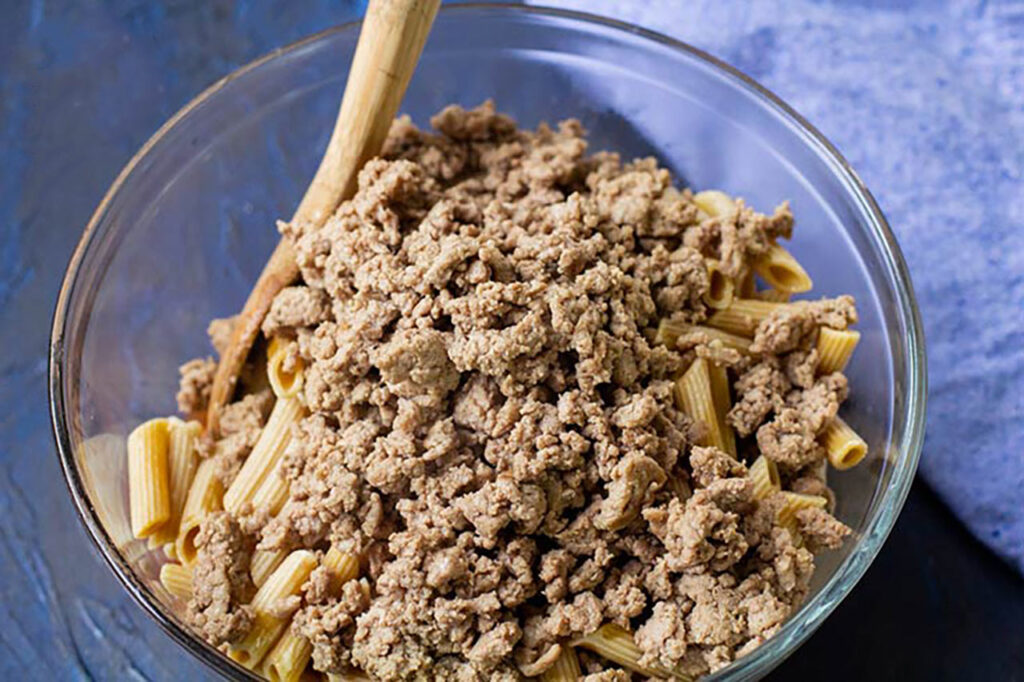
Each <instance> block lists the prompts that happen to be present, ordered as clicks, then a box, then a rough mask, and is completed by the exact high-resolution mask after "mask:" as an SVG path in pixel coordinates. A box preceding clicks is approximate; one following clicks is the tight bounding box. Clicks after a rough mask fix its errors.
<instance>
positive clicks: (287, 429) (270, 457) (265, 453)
mask: <svg viewBox="0 0 1024 682" xmlns="http://www.w3.org/2000/svg"><path fill="white" fill-rule="evenodd" d="M301 416H302V405H301V403H299V401H298V399H297V398H280V399H278V401H277V402H276V403H274V409H273V410H271V412H270V418H269V419H267V425H266V426H264V427H263V431H262V432H260V437H259V439H258V440H257V441H256V445H255V446H253V449H252V452H251V453H249V456H248V457H247V458H246V459H245V462H244V463H243V464H242V468H241V469H240V470H239V471H238V475H237V476H236V477H235V480H234V481H232V482H231V486H230V487H228V489H227V492H225V493H224V509H226V510H228V511H229V512H231V513H233V514H235V513H238V511H239V510H240V509H241V508H242V505H244V504H245V503H246V502H251V501H252V498H253V495H254V494H255V493H256V489H257V488H259V486H260V484H261V483H263V480H264V479H265V478H266V477H267V476H268V475H269V474H270V472H271V471H272V470H273V468H274V467H275V466H276V465H277V461H278V460H279V459H281V456H282V455H283V454H284V449H285V448H286V447H287V446H288V441H290V440H291V436H292V425H293V424H294V423H295V422H297V421H298V420H299V418H300V417H301Z"/></svg>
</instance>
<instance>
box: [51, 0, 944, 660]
mask: <svg viewBox="0 0 1024 682" xmlns="http://www.w3.org/2000/svg"><path fill="white" fill-rule="evenodd" d="M358 32H359V27H358V25H347V26H341V27H339V28H335V29H331V30H329V31H326V32H324V33H321V34H318V35H316V36H313V37H311V38H308V39H306V40H304V41H302V42H300V43H297V44H295V45H292V46H291V47H288V48H286V49H284V50H280V51H278V52H275V53H273V54H271V55H268V56H267V57H264V58H263V59H260V60H258V61H256V62H254V63H253V64H250V65H249V66H246V67H245V68H243V69H241V70H239V71H238V72H236V73H234V74H232V75H230V76H229V77H227V78H225V79H224V80H222V81H220V82H218V83H216V84H215V85H213V86H212V87H210V88H209V89H208V90H207V91H206V92H204V93H203V94H202V95H200V96H199V97H198V98H196V99H195V100H194V101H193V102H191V103H190V104H189V105H188V106H186V107H185V108H184V109H182V110H181V111H180V112H179V113H178V114H176V115H175V116H174V117H173V118H172V119H171V120H170V121H168V122H167V124H166V125H164V126H163V127H162V128H161V129H160V130H159V131H158V132H157V133H156V134H155V135H154V136H153V138H152V139H150V140H149V142H147V143H146V145H145V146H144V147H143V148H142V149H141V150H140V151H139V153H138V154H136V156H135V158H133V159H132V160H131V162H130V163H129V164H128V166H127V167H126V168H125V169H124V171H123V172H122V173H121V175H120V176H119V177H118V178H117V180H116V181H115V182H114V184H113V186H112V187H111V188H110V191H109V192H108V193H107V195H106V197H104V199H103V201H102V203H101V204H100V206H99V208H98V209H97V210H96V213H95V215H94V216H93V217H92V220H91V221H90V222H89V225H88V226H87V227H86V229H85V233H84V234H83V236H82V239H81V242H80V243H79V244H78V248H77V249H76V250H75V252H74V255H73V256H72V258H71V263H70V265H69V266H68V270H67V275H66V277H65V280H64V284H63V287H62V289H61V291H60V296H59V299H58V302H57V307H56V312H55V315H54V321H53V335H52V340H51V347H50V366H49V371H50V400H51V410H52V416H53V427H54V431H55V434H56V440H57V446H58V450H59V454H60V459H61V464H62V466H63V470H64V474H65V476H66V477H67V483H68V487H69V489H70V491H71V494H72V496H73V497H74V501H75V504H76V506H77V509H78V513H79V514H80V516H81V519H82V521H83V523H84V524H85V526H86V528H87V529H88V531H89V533H90V534H91V535H92V538H93V540H94V541H95V543H96V545H97V546H98V547H99V549H100V552H101V553H102V554H103V556H104V558H105V559H106V561H107V563H109V564H110V567H111V568H112V569H113V570H114V572H115V573H116V574H117V576H118V578H119V579H120V580H121V582H122V583H124V585H125V587H126V588H127V589H128V591H129V592H131V594H132V596H133V597H134V598H135V599H136V600H137V601H138V602H139V604H141V605H142V607H143V608H145V609H146V610H147V611H148V612H149V613H150V615H152V617H153V618H154V619H155V620H156V621H157V622H158V623H159V624H160V625H161V626H162V627H163V628H164V629H165V630H166V631H167V632H168V633H169V634H170V635H171V636H172V637H173V638H174V639H176V640H177V641H178V642H180V643H181V644H182V645H184V646H185V648H186V649H188V650H189V651H190V652H191V653H192V654H194V655H195V656H197V657H199V658H200V659H202V660H203V661H204V662H205V663H206V664H208V665H209V666H210V668H212V669H214V670H216V671H217V672H219V673H221V674H223V675H226V676H229V677H234V678H237V679H255V678H254V676H253V675H252V674H251V673H249V672H247V671H245V670H243V669H242V668H240V667H239V666H237V665H235V664H234V663H232V662H230V661H229V660H228V659H227V658H225V657H224V656H222V655H221V654H220V653H218V652H217V651H216V650H215V649H214V648H212V647H210V646H209V645H207V644H206V643H204V642H202V641H200V640H199V639H197V638H196V637H195V636H193V635H192V634H191V632H190V631H189V630H188V629H187V628H186V627H185V626H184V625H183V623H182V621H181V620H180V619H179V617H178V616H176V615H175V612H174V610H173V609H174V606H175V604H174V603H173V599H172V598H171V596H170V595H169V594H167V593H166V592H165V591H164V590H163V589H162V588H161V587H160V584H159V582H158V581H157V580H156V577H157V573H158V569H159V559H158V556H157V555H156V554H155V553H153V552H150V551H148V550H147V548H146V545H145V543H144V542H137V541H133V540H131V538H130V532H129V530H128V520H127V508H128V507H127V484H126V466H125V447H124V440H125V435H126V434H127V433H128V432H129V431H130V430H131V428H132V427H133V426H135V425H136V424H138V423H139V422H140V421H142V420H144V419H147V418H150V417H152V416H154V415H166V414H171V413H173V412H174V410H175V406H174V394H175V390H176V383H177V371H176V368H177V366H178V364H179V363H181V362H183V361H184V360H186V359H188V358H191V357H194V356H197V355H201V354H203V355H205V354H207V353H208V352H209V350H210V349H209V346H208V342H207V340H206V334H205V329H206V324H207V322H208V320H210V319H211V318H213V317H221V316H226V315H230V314H233V313H235V312H237V311H238V310H239V309H240V307H241V305H242V302H243V301H244V300H245V296H246V294H247V293H248V291H249V289H250V287H251V286H252V284H253V282H255V280H256V277H257V275H258V274H259V271H260V268H261V266H262V264H263V263H264V261H265V259H266V257H267V255H268V254H269V253H270V251H271V250H272V248H273V246H274V243H275V241H276V239H277V232H276V230H275V229H274V221H275V219H277V218H279V217H283V216H289V215H291V213H292V210H293V209H294V207H295V206H296V205H297V202H298V200H299V198H300V197H301V196H302V193H303V190H304V188H305V185H306V183H307V182H308V180H309V178H311V177H312V174H313V171H314V169H315V168H316V164H317V162H318V160H319V157H320V154H321V152H322V150H323V148H324V146H325V144H326V141H327V136H328V134H329V132H330V130H331V125H332V122H333V119H334V115H335V111H336V108H337V106H338V101H339V97H340V94H341V91H342V89H343V87H344V79H345V74H346V73H347V71H348V64H349V61H350V59H351V57H352V53H353V51H354V48H355V44H356V39H357V36H358ZM487 98H493V99H494V100H495V101H496V102H497V105H498V108H499V109H500V110H502V111H505V112H507V113H510V114H512V115H513V116H515V117H516V119H518V121H519V122H520V123H521V124H522V125H524V126H535V125H536V124H537V123H539V122H541V121H550V122H555V121H558V120H559V119H562V118H567V117H576V118H579V119H580V120H581V121H582V122H583V125H584V126H585V127H586V128H587V129H588V130H589V132H590V140H591V144H592V148H593V149H610V150H617V151H619V152H621V153H622V155H623V156H624V157H627V158H628V157H634V156H646V155H652V154H653V155H655V156H657V157H658V158H659V159H660V160H661V162H662V163H663V164H665V165H666V166H667V167H668V168H670V169H671V170H672V171H673V172H674V173H675V174H676V176H677V177H678V178H679V181H680V182H681V183H685V184H687V185H689V186H691V187H695V188H720V189H723V190H725V191H727V192H729V193H731V194H737V195H740V196H742V197H744V198H746V199H747V201H748V202H749V203H751V204H752V205H753V206H754V207H756V208H758V209H759V210H770V209H771V208H772V207H773V206H775V205H776V204H777V203H779V202H780V201H782V200H783V199H789V200H790V201H791V204H792V207H793V212H794V213H795V215H796V218H797V230H796V236H795V238H794V240H793V241H792V246H791V248H792V251H793V252H794V253H795V254H796V256H797V257H798V258H799V259H800V261H801V262H802V263H803V264H804V265H805V266H806V267H807V269H808V270H809V271H810V274H811V276H812V277H813V278H814V281H815V289H814V294H815V295H818V296H820V295H824V294H828V295H835V294H840V293H851V294H853V295H854V296H856V298H857V301H858V304H859V309H860V314H861V320H860V324H859V326H858V329H859V330H860V331H861V333H862V338H861V343H860V347H859V348H858V350H857V353H856V354H855V355H854V357H853V361H852V363H851V365H850V366H849V368H848V374H849V376H850V379H851V386H852V393H851V397H850V401H849V403H847V405H846V407H845V408H844V415H845V416H846V417H847V419H848V421H849V422H850V423H851V424H852V425H853V426H854V427H855V428H856V429H857V430H858V431H859V432H860V433H861V434H862V435H863V436H864V438H865V439H866V440H867V441H868V443H869V445H870V455H869V457H868V459H867V460H866V461H865V462H864V463H863V464H862V465H861V466H859V467H857V468H856V469H853V470H852V471H849V472H840V473H836V474H835V475H834V476H833V477H832V478H831V479H830V483H831V484H832V485H833V486H834V487H835V489H836V492H837V494H838V498H839V503H838V508H837V515H838V517H839V518H840V519H841V520H842V521H844V522H845V523H846V524H848V525H849V526H850V527H851V528H853V529H854V536H853V537H852V538H851V539H849V541H848V542H847V543H846V544H845V546H844V547H843V548H842V549H841V550H839V551H836V552H832V553H829V554H826V555H823V556H821V557H820V558H819V569H818V572H817V574H816V577H815V580H814V584H813V591H812V593H811V595H810V597H809V598H808V600H807V602H806V604H805V605H804V606H803V607H802V608H801V609H800V611H799V612H798V613H797V614H796V615H795V616H794V617H793V618H792V619H791V620H790V621H789V622H788V623H787V624H786V625H785V627H783V628H782V630H781V632H779V633H778V634H777V635H776V636H775V637H774V638H772V639H771V640H770V641H769V642H767V643H766V644H764V645H763V646H761V647H760V648H758V649H757V650H756V651H754V652H753V653H751V654H750V655H748V656H745V657H743V658H741V659H740V660H738V661H736V662H734V663H732V664H731V665H730V666H728V667H727V668H725V669H723V670H721V671H719V672H718V673H717V674H715V675H713V676H712V678H711V679H730V680H748V679H756V678H757V677H760V676H762V675H764V674H765V673H767V672H768V671H769V670H770V669H771V668H773V667H774V666H776V665H777V664H778V663H779V662H781V661H782V660H783V659H784V658H785V657H786V656H787V655H788V654H790V653H792V652H793V651H794V650H795V649H796V647H797V646H798V645H799V644H800V643H801V642H802V641H804V640H805V639H806V638H807V637H808V636H809V635H810V634H811V633H812V632H814V630H815V628H817V627H818V626H819V625H820V624H821V622H822V621H823V620H824V618H825V617H826V616H827V615H828V614H829V613H830V612H831V611H832V609H834V608H835V607H836V605H837V604H838V603H839V602H840V600H842V599H843V597H845V596H846V595H847V594H848V593H849V592H850V590H851V589H853V586H854V585H855V584H856V583H857V581H858V579H859V578H860V577H861V575H863V573H864V571H865V570H866V569H867V567H868V564H870V563H871V560H872V559H873V558H874V557H875V555H876V554H877V553H878V550H879V548H880V547H881V544H882V542H883V540H884V539H885V537H886V536H887V535H888V533H889V530H890V529H891V528H892V525H893V522H894V521H895V520H896V516H897V514H898V513H899V511H900V508H901V507H902V505H903V502H904V499H905V497H906V495H907V491H908V489H909V487H910V484H911V480H912V478H913V476H914V470H915V468H916V465H917V460H918V455H919V453H920V450H921V440H922V435H923V426H924V401H925V371H924V369H925V367H924V365H925V356H924V344H923V339H922V335H921V322H920V320H919V318H918V314H917V310H916V306H915V303H914V296H913V292H912V290H911V284H910V279H909V276H908V274H907V269H906V266H905V264H904V261H903V258H902V256H901V255H900V252H899V248H898V247H897V245H896V241H895V239H894V238H893V235H892V233H891V232H890V230H889V228H888V226H887V225H886V222H885V219H884V218H883V217H882V214H881V212H880V211H879V209H878V206H877V205H876V204H875V202H874V200H873V199H872V198H871V195H870V194H869V193H868V191H867V189H866V188H865V187H864V185H863V184H862V183H861V181H860V180H859V179H858V178H857V176H856V175H855V174H854V172H853V171H852V170H851V169H850V168H849V166H848V165H847V163H846V162H845V161H844V160H843V158H842V157H841V156H840V155H839V153H838V152H837V151H836V150H835V148H833V147H832V146H831V145H830V144H829V143H828V142H827V141H826V140H825V139H824V138H823V137H822V136H821V134H820V133H818V132H817V131H815V130H814V129H813V128H812V127H811V126H810V125H809V124H808V123H807V122H806V121H804V120H803V119H802V118H800V116H799V115H797V114H796V113H795V112H794V111H793V110H791V109H790V108H789V107H787V106H786V105H785V104H783V103H782V102H781V101H780V100H779V99H778V98H777V97H775V96H774V95H772V94H771V93H770V92H768V91H766V90H765V89H764V88H762V87H760V86H758V85H757V84H756V83H754V82H753V81H751V80H750V79H749V78H747V77H746V76H744V75H743V74H741V73H739V72H737V71H736V70H734V69H732V68H730V67H729V66H727V65H725V64H723V63H721V62H719V61H718V60H716V59H714V58H713V57H710V56H709V55H707V54H704V53H703V52H701V51H699V50H696V49H694V48H692V47H689V46H688V45H684V44H682V43H679V42H677V41H674V40H670V39H668V38H666V37H664V36H660V35H657V34H654V33H651V32H648V31H644V30H641V29H638V28H636V27H633V26H628V25H625V24H622V23H617V22H614V21H608V20H605V19H600V18H597V17H592V16H587V15H583V14H578V13H572V12H564V11H554V10H543V9H526V8H522V7H512V6H456V7H451V8H445V9H444V10H443V11H442V12H441V14H440V16H439V17H438V19H437V23H436V25H435V27H434V29H433V33H432V35H431V37H430V41H429V42H428V43H427V46H426V50H425V52H424V54H423V58H422V61H421V63H420V65H419V67H418V69H417V71H416V75H415V77H414V78H413V80H412V84H411V85H410V86H409V91H408V93H407V94H406V97H405V101H404V103H403V105H402V111H404V112H406V113H408V114H410V115H411V116H412V117H413V119H414V120H415V121H416V122H417V123H419V124H421V125H426V123H427V121H428V118H429V116H430V115H431V114H432V113H434V112H435V111H437V110H439V109H440V108H442V107H443V106H444V105H446V104H449V103H451V102H457V103H460V104H463V105H466V106H471V105H475V104H478V103H479V102H481V101H482V100H484V99H487Z"/></svg>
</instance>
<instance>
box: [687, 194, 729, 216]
mask: <svg viewBox="0 0 1024 682" xmlns="http://www.w3.org/2000/svg"><path fill="white" fill-rule="evenodd" d="M693 203H695V204H697V208H699V209H700V210H701V211H703V212H704V213H705V214H707V215H709V216H711V217H712V218H726V217H729V216H731V215H734V214H735V213H736V202H735V201H734V200H733V198H732V197H730V196H729V195H728V194H726V193H725V192H722V191H720V190H717V189H706V190H704V191H703V192H697V193H696V194H694V195H693Z"/></svg>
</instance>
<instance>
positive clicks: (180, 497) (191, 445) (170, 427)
mask: <svg viewBox="0 0 1024 682" xmlns="http://www.w3.org/2000/svg"><path fill="white" fill-rule="evenodd" d="M201 429H202V427H201V426H200V425H199V422H196V421H191V422H183V421H181V420H180V419H178V418H177V417H171V418H170V419H168V420H167V434H168V447H167V468H168V471H169V480H170V487H171V517H170V518H169V519H167V522H166V523H164V524H162V525H161V526H160V528H158V529H157V530H156V532H155V533H153V534H152V535H151V536H150V537H149V540H150V543H151V545H153V546H156V545H166V544H168V543H171V542H174V539H175V538H176V537H178V527H179V525H180V524H181V511H182V509H183V508H184V506H185V498H186V497H188V489H189V486H190V485H192V477H193V476H195V473H196V467H197V466H198V465H199V455H197V454H196V450H195V441H196V437H197V436H198V435H199V432H200V430H201Z"/></svg>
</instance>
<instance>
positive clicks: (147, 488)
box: [128, 419, 171, 538]
mask: <svg viewBox="0 0 1024 682" xmlns="http://www.w3.org/2000/svg"><path fill="white" fill-rule="evenodd" d="M167 449H168V436H167V420H166V419H151V420H149V421H148V422H146V423H144V424H142V425H140V426H138V427H137V428H136V429H135V430H134V431H132V432H131V434H130V435H129V436H128V499H129V503H130V514H131V521H132V535H134V536H135V537H137V538H146V537H149V536H150V535H152V534H153V533H154V532H155V531H156V529H157V528H159V527H160V525H161V524H163V523H165V522H166V521H167V519H169V518H170V516H171V492H170V480H169V472H168V470H167Z"/></svg>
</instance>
